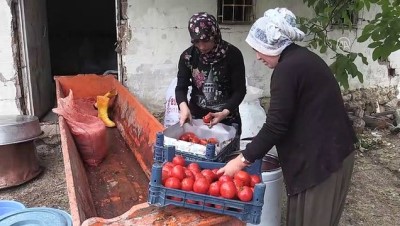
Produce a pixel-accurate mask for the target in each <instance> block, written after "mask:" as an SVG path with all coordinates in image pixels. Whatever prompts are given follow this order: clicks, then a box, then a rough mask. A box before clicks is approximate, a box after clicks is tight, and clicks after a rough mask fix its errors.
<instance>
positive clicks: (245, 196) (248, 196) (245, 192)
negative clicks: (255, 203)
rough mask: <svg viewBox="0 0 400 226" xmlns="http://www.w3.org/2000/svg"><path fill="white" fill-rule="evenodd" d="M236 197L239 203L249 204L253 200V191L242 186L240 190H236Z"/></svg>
mask: <svg viewBox="0 0 400 226" xmlns="http://www.w3.org/2000/svg"><path fill="white" fill-rule="evenodd" d="M237 196H238V198H239V199H240V201H243V202H249V201H251V200H252V199H253V191H252V190H251V188H250V187H249V186H243V187H242V188H241V189H240V190H238V192H237Z"/></svg>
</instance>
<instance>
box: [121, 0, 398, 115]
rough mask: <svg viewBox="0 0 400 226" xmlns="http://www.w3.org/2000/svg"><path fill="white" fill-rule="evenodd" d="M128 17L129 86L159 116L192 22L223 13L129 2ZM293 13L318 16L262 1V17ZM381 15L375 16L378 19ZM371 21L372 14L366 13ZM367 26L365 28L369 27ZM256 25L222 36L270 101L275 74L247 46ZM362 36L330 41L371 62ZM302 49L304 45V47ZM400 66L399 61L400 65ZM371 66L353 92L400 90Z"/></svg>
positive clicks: (191, 5) (181, 3)
mask: <svg viewBox="0 0 400 226" xmlns="http://www.w3.org/2000/svg"><path fill="white" fill-rule="evenodd" d="M128 3H129V8H128V16H129V22H130V26H131V31H132V39H131V40H130V43H129V45H128V50H127V55H125V56H124V60H125V66H126V69H127V70H126V71H127V82H126V85H127V86H128V87H129V89H130V90H131V91H132V92H133V93H135V95H137V96H138V97H139V98H140V99H141V100H142V101H143V102H144V103H145V104H146V105H147V106H148V107H149V108H150V109H151V110H153V111H159V110H160V109H162V108H163V107H164V96H165V92H166V89H167V87H168V85H169V83H170V81H171V80H172V79H173V78H174V77H175V76H176V73H177V62H178V58H179V55H180V53H181V52H182V51H183V50H184V49H185V48H187V47H188V46H189V45H190V38H189V34H188V31H187V21H188V19H189V18H190V16H191V15H192V14H193V13H195V12H198V11H207V12H209V13H212V14H214V15H215V14H216V12H217V3H216V1H197V0H170V1H163V0H152V1H140V0H129V1H128ZM278 6H279V7H287V8H289V9H291V10H292V11H293V12H294V13H295V14H296V15H298V16H309V15H312V11H311V10H310V9H308V8H306V7H305V6H304V5H302V4H299V1H297V0H286V1H267V0H259V1H257V17H259V16H261V15H262V14H263V12H264V11H265V10H266V9H269V8H274V7H278ZM375 11H376V9H372V10H371V12H370V14H372V15H375V13H376V12H375ZM363 16H364V17H367V18H368V17H371V16H368V13H367V12H364V13H363ZM364 25H365V23H360V24H359V26H360V27H363V26H364ZM249 28H250V25H241V26H238V25H230V26H227V25H222V26H221V29H222V36H223V38H224V39H225V40H227V41H228V42H231V43H232V44H234V45H236V46H237V47H238V48H239V49H241V51H242V53H243V55H244V59H245V64H246V77H247V80H248V84H249V85H252V86H256V87H258V88H262V89H263V90H264V94H265V95H267V96H268V95H269V80H270V75H271V73H272V70H270V69H268V68H266V67H265V66H264V65H263V64H261V63H259V62H258V61H257V60H256V59H255V53H254V51H253V50H252V49H251V48H250V47H249V46H248V45H247V44H246V43H245V38H246V36H247V33H248V31H249ZM359 34H361V30H360V29H359V30H357V31H356V32H353V31H352V32H348V31H345V32H344V33H342V31H341V30H334V31H332V32H331V33H330V36H331V37H332V38H334V39H338V38H340V37H346V38H347V39H348V40H350V43H351V50H354V51H360V52H362V53H363V54H364V55H366V56H370V55H371V54H372V51H371V50H370V49H368V48H367V47H366V46H367V43H365V44H358V43H357V42H356V37H357V35H359ZM300 44H301V43H300ZM396 54H398V55H399V54H400V52H399V53H396ZM321 56H322V57H323V58H324V59H325V60H326V61H327V62H328V63H331V62H332V60H331V57H332V56H333V54H332V53H329V52H328V53H326V54H322V55H321ZM390 59H391V60H392V61H393V62H392V63H391V65H392V66H396V67H397V68H398V69H399V70H400V67H399V66H400V65H399V64H400V63H399V62H400V61H399V59H400V58H399V57H395V54H393V57H391V58H390ZM395 60H397V61H395ZM369 61H370V64H369V65H368V66H365V65H363V64H362V62H361V61H360V62H357V65H360V67H359V70H360V71H361V72H362V73H363V74H364V76H365V77H364V84H361V83H359V82H358V80H357V79H351V80H350V86H351V88H360V87H374V86H377V85H380V86H388V85H397V84H398V82H399V78H398V76H397V77H395V78H392V79H391V78H389V77H388V76H387V67H386V65H380V64H378V63H377V62H372V59H371V58H370V57H369Z"/></svg>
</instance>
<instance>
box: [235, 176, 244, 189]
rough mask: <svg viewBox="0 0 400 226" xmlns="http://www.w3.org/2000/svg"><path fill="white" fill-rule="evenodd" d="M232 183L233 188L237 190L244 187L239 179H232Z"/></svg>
mask: <svg viewBox="0 0 400 226" xmlns="http://www.w3.org/2000/svg"><path fill="white" fill-rule="evenodd" d="M233 183H235V186H236V188H237V189H239V188H241V187H243V186H244V182H243V181H242V180H239V179H236V178H234V179H233Z"/></svg>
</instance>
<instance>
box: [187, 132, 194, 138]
mask: <svg viewBox="0 0 400 226" xmlns="http://www.w3.org/2000/svg"><path fill="white" fill-rule="evenodd" d="M185 134H186V135H187V136H188V137H189V138H192V137H195V136H196V134H194V133H192V132H186V133H185Z"/></svg>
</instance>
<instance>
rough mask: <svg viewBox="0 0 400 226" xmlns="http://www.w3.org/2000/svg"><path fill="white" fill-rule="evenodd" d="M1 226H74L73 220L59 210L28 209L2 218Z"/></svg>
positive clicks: (45, 208)
mask: <svg viewBox="0 0 400 226" xmlns="http://www.w3.org/2000/svg"><path fill="white" fill-rule="evenodd" d="M0 225H32V226H35V225H38V226H39V225H40V226H72V218H71V215H69V214H68V213H67V212H65V211H63V210H59V209H54V208H47V207H38V208H26V209H23V210H20V211H16V212H11V213H8V214H5V215H3V216H0Z"/></svg>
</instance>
